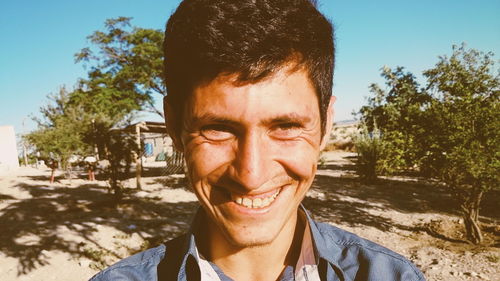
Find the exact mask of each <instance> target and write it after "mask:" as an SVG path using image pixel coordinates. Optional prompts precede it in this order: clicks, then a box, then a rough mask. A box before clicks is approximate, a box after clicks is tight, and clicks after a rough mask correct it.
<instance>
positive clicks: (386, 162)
mask: <svg viewBox="0 0 500 281" xmlns="http://www.w3.org/2000/svg"><path fill="white" fill-rule="evenodd" d="M381 75H382V77H383V78H384V79H385V80H386V89H382V88H381V87H380V86H379V85H377V84H371V85H370V92H371V93H372V94H373V96H372V97H370V98H369V99H368V105H366V106H363V107H362V108H361V110H360V112H359V114H360V117H361V121H362V122H361V124H363V126H366V128H364V129H366V130H367V131H368V133H369V134H371V135H376V136H378V137H377V145H378V146H380V147H382V146H383V147H384V149H383V151H384V153H378V154H377V155H378V160H377V163H378V164H377V166H378V168H377V169H376V172H377V173H378V174H391V173H393V172H396V171H399V170H407V169H412V168H413V167H414V166H415V165H417V164H418V160H419V156H420V155H419V154H420V153H419V152H420V150H419V149H418V146H417V141H418V139H419V138H420V136H421V135H422V134H423V132H422V129H421V127H420V126H419V125H418V124H419V123H420V121H421V119H422V117H423V114H424V110H425V108H426V107H427V105H428V104H429V102H430V100H431V98H430V96H429V95H428V94H427V93H426V92H425V91H423V90H422V89H420V88H419V87H420V86H419V84H418V83H417V82H416V79H415V76H414V75H413V74H411V73H410V72H405V70H404V68H403V67H397V68H396V69H394V70H392V69H390V68H388V67H383V68H382V74H381ZM376 131H379V132H376ZM369 143H372V142H368V143H366V142H361V143H360V142H358V144H360V145H361V144H362V145H364V147H365V148H363V149H366V145H368V144H369ZM373 145H375V143H373ZM380 147H379V149H377V150H380ZM372 150H373V151H374V148H372Z"/></svg>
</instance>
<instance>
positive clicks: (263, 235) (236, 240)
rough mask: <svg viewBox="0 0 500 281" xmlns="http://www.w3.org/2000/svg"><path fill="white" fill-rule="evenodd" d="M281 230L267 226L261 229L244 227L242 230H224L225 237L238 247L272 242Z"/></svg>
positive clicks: (256, 245)
mask: <svg viewBox="0 0 500 281" xmlns="http://www.w3.org/2000/svg"><path fill="white" fill-rule="evenodd" d="M278 231H279V230H277V229H276V230H272V231H269V228H267V227H263V228H262V227H261V228H260V229H255V230H254V231H252V229H248V228H245V227H244V228H243V229H242V230H229V229H226V231H224V234H225V238H226V239H227V240H228V242H229V243H230V244H231V245H233V246H234V247H238V248H250V247H259V246H265V245H268V244H271V243H272V242H273V241H274V239H275V238H276V236H278V233H277V232H278Z"/></svg>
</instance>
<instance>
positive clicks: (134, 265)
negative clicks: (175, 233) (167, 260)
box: [90, 245, 166, 281]
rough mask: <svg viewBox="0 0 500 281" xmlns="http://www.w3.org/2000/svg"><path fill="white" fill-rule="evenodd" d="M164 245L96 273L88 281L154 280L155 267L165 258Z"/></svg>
mask: <svg viewBox="0 0 500 281" xmlns="http://www.w3.org/2000/svg"><path fill="white" fill-rule="evenodd" d="M165 250H166V247H165V245H160V246H158V247H156V248H151V249H148V250H146V251H143V252H140V253H137V254H135V255H133V256H130V257H128V258H125V259H123V260H120V261H119V262H117V263H115V264H113V265H112V266H110V267H108V268H106V269H104V270H103V271H101V272H99V273H97V274H96V275H94V277H92V278H91V279H90V281H108V280H113V281H114V280H137V281H139V280H156V267H157V266H158V264H159V263H160V261H161V260H162V259H163V258H164V256H165Z"/></svg>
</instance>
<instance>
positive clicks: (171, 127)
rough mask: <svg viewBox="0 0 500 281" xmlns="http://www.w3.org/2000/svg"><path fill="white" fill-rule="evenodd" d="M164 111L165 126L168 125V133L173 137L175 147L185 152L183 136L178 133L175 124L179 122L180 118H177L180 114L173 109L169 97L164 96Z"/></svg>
mask: <svg viewBox="0 0 500 281" xmlns="http://www.w3.org/2000/svg"><path fill="white" fill-rule="evenodd" d="M163 111H164V116H165V126H166V127H167V133H168V135H169V136H170V138H171V139H172V142H173V143H174V147H175V149H176V150H178V151H180V152H184V145H183V144H182V140H181V136H180V135H179V134H177V130H176V126H175V124H176V123H177V122H179V120H177V118H178V116H177V114H175V111H174V110H173V105H171V104H170V103H169V102H168V100H167V97H164V98H163Z"/></svg>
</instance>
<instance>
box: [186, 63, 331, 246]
mask: <svg viewBox="0 0 500 281" xmlns="http://www.w3.org/2000/svg"><path fill="white" fill-rule="evenodd" d="M234 81H235V76H234V75H233V76H231V75H228V76H220V77H218V78H217V79H215V80H214V81H212V82H210V83H208V84H204V85H201V86H199V87H197V88H196V89H195V90H194V92H193V94H192V96H191V98H190V99H189V100H188V102H187V106H186V111H185V113H184V127H183V131H182V134H181V138H180V141H181V142H182V148H183V151H184V153H185V157H186V163H187V166H188V171H189V178H190V181H191V184H192V187H193V189H194V192H195V193H196V195H197V197H198V199H199V201H200V202H201V204H202V206H203V207H204V209H205V211H206V213H207V215H208V218H209V220H210V221H209V223H208V224H209V231H215V232H217V233H218V234H222V236H223V237H224V238H225V239H226V241H227V242H229V244H230V245H232V246H235V247H248V246H257V245H264V244H267V243H270V242H272V241H273V240H274V239H275V238H276V237H278V235H280V234H282V232H283V230H284V229H287V231H288V230H290V229H293V228H294V226H295V222H296V216H297V208H298V206H299V204H300V202H301V201H302V199H303V198H304V196H305V194H306V192H307V190H308V189H309V187H310V186H311V183H312V181H313V178H314V174H315V172H316V163H317V159H318V155H319V152H320V143H321V122H320V114H319V106H318V98H317V96H316V94H315V91H314V88H313V86H312V84H311V82H310V81H309V79H308V78H307V74H306V72H305V71H303V70H299V71H296V72H292V73H291V72H289V71H287V70H286V68H285V69H283V70H281V71H279V72H277V73H276V74H275V75H274V76H272V77H270V78H268V79H265V80H264V81H261V82H258V83H256V84H244V85H241V84H236V83H234ZM291 235H293V233H292V234H291Z"/></svg>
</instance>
